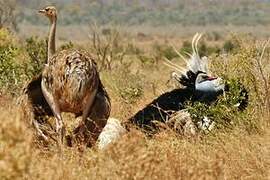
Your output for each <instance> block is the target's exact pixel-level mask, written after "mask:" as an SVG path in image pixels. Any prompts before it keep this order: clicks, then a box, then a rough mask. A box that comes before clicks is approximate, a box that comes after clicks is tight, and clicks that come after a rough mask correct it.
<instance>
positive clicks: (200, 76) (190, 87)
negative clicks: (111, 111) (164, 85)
mask: <svg viewBox="0 0 270 180" xmlns="http://www.w3.org/2000/svg"><path fill="white" fill-rule="evenodd" d="M200 38H201V34H198V33H197V34H196V35H195V36H194V37H193V40H192V51H193V52H192V54H190V59H189V60H186V59H185V58H184V57H183V56H182V55H181V54H180V53H179V56H180V57H182V58H183V59H184V60H185V62H186V64H187V68H186V69H183V68H182V67H179V66H177V65H175V64H172V63H171V62H170V61H167V63H166V64H167V65H168V66H170V67H172V68H174V69H175V70H176V71H178V73H176V72H173V73H172V77H173V78H174V79H176V80H177V81H178V82H179V84H180V85H182V86H184V87H182V88H177V89H174V90H172V91H169V92H166V93H164V94H162V95H160V96H159V97H157V98H156V99H154V100H153V101H152V102H151V103H149V104H148V105H146V106H145V107H144V108H143V109H142V110H140V111H138V112H137V113H136V114H135V115H133V116H132V117H130V118H129V119H127V120H125V121H124V122H123V123H122V126H123V127H122V126H119V125H118V124H119V121H117V120H115V119H114V120H113V121H111V120H110V119H109V121H108V127H107V125H106V127H105V128H104V131H103V132H102V133H101V135H100V137H99V147H100V148H101V149H102V148H104V147H106V146H107V145H108V144H110V142H112V141H115V140H117V139H118V138H119V137H120V135H122V134H123V128H124V129H125V130H129V129H130V128H131V127H133V126H134V125H135V127H138V128H139V129H141V130H143V131H144V132H145V133H147V134H148V135H151V134H153V133H156V132H157V130H158V127H157V126H156V123H155V122H156V121H158V122H162V123H169V120H170V118H171V117H172V115H173V114H174V113H175V112H179V113H178V115H179V114H180V115H181V116H190V114H187V113H188V112H186V111H183V110H184V109H185V105H186V103H187V102H191V103H194V102H202V103H206V104H210V103H212V102H214V101H216V99H217V97H218V96H219V95H222V94H224V93H226V91H228V90H229V86H228V85H226V84H225V82H224V80H223V79H221V78H218V77H211V76H210V75H209V72H208V60H207V57H202V58H201V57H200V56H199V53H198V42H199V40H200ZM179 72H180V74H179ZM240 96H241V97H243V99H242V100H241V101H240V102H239V103H238V105H237V106H238V108H239V110H243V109H245V108H246V107H247V104H248V93H247V91H246V90H245V89H244V88H243V89H242V91H241V92H240ZM203 121H205V123H201V124H200V125H199V126H201V128H202V129H203V128H205V126H209V125H211V122H210V120H209V119H208V118H207V117H205V118H204V120H203ZM110 128H111V129H110ZM112 128H114V129H112Z"/></svg>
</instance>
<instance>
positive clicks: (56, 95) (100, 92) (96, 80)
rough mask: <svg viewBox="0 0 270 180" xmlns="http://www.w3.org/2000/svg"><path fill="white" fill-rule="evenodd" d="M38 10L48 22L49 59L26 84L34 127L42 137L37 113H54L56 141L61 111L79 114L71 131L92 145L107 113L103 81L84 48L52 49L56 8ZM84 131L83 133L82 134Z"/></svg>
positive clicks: (60, 134) (61, 131) (60, 129)
mask: <svg viewBox="0 0 270 180" xmlns="http://www.w3.org/2000/svg"><path fill="white" fill-rule="evenodd" d="M39 13H41V14H43V15H45V16H46V17H47V18H48V19H49V20H50V23H51V27H50V32H49V40H48V59H47V63H46V64H45V66H44V69H43V72H42V74H41V75H40V76H38V77H37V78H34V79H33V80H32V81H31V82H30V83H29V84H28V85H27V87H26V88H25V93H26V95H27V97H28V100H29V104H30V106H32V108H33V111H34V121H33V124H34V127H35V128H36V129H37V131H38V134H39V135H40V136H41V137H43V139H44V140H48V137H47V136H46V133H45V132H43V131H42V130H41V128H40V124H41V123H44V122H43V121H42V120H40V118H39V117H40V116H44V115H47V116H54V117H55V120H56V133H57V135H58V140H57V142H58V144H62V142H63V137H64V134H65V128H64V122H63V118H62V116H61V113H62V112H70V113H74V114H75V115H76V116H82V121H81V123H80V125H79V127H78V128H76V130H75V131H74V132H75V134H76V136H78V137H79V136H80V137H83V138H84V141H85V142H86V143H87V144H89V145H92V143H93V142H94V141H95V140H96V139H97V137H98V135H99V134H100V132H101V131H102V129H103V127H104V126H105V124H106V122H107V119H108V117H109V115H110V109H111V104H110V98H109V96H108V94H107V92H106V90H105V88H104V87H103V85H102V82H101V80H100V77H99V73H98V71H97V65H96V63H95V61H94V60H93V59H92V58H91V57H90V56H89V55H88V54H87V53H86V52H84V51H79V50H63V51H60V52H57V53H56V51H55V35H56V23H57V10H56V8H55V7H53V6H48V7H46V8H44V9H42V10H39ZM81 135H83V136H81Z"/></svg>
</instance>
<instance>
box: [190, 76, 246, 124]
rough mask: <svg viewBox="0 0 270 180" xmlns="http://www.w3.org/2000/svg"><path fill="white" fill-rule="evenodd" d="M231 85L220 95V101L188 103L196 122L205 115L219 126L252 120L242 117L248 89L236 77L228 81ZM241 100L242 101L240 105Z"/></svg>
mask: <svg viewBox="0 0 270 180" xmlns="http://www.w3.org/2000/svg"><path fill="white" fill-rule="evenodd" d="M226 83H227V84H228V86H229V91H228V92H226V95H225V96H220V97H219V99H218V101H217V102H215V103H212V104H211V105H208V104H205V103H200V102H196V103H194V104H192V105H191V104H188V105H187V106H188V111H189V113H190V114H191V116H192V119H193V120H194V122H195V124H197V123H198V122H199V121H201V120H202V119H203V118H204V117H208V118H209V119H211V120H212V121H214V122H215V123H216V126H217V127H219V128H224V127H231V125H233V124H234V125H235V124H236V123H238V121H239V119H240V120H241V121H244V120H246V121H250V120H251V119H249V118H245V119H244V118H242V115H243V114H246V113H242V112H243V111H241V110H242V108H245V107H246V105H247V104H245V103H246V101H245V98H246V96H247V95H246V93H247V92H246V91H245V90H244V87H243V85H242V84H241V83H240V82H239V80H236V79H230V80H227V82H226ZM239 102H242V104H241V105H240V106H237V105H239Z"/></svg>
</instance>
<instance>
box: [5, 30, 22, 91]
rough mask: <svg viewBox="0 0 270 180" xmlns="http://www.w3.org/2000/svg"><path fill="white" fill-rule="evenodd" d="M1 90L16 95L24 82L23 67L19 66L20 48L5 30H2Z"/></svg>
mask: <svg viewBox="0 0 270 180" xmlns="http://www.w3.org/2000/svg"><path fill="white" fill-rule="evenodd" d="M0 40H1V41H0V88H1V91H5V90H9V92H11V93H12V94H14V93H15V92H16V91H15V90H17V89H18V88H19V87H21V84H22V82H23V79H24V76H23V71H22V66H21V65H20V64H18V62H17V59H16V58H17V57H18V54H19V48H18V47H16V46H15V45H14V44H15V43H14V41H15V40H14V38H13V37H12V36H11V35H10V34H9V32H8V31H7V30H5V29H1V30H0Z"/></svg>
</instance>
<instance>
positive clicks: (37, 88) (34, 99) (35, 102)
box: [24, 74, 53, 119]
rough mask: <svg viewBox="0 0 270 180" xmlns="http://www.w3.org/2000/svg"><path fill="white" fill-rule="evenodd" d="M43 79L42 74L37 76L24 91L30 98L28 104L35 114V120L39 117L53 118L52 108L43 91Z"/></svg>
mask: <svg viewBox="0 0 270 180" xmlns="http://www.w3.org/2000/svg"><path fill="white" fill-rule="evenodd" d="M41 79H42V76H41V74H40V75H38V76H36V77H35V78H33V79H32V80H31V81H30V82H29V83H28V85H27V86H26V88H25V89H24V93H25V94H26V95H27V98H28V104H29V106H31V108H32V110H33V112H34V116H35V119H37V117H39V116H46V115H47V116H53V113H52V111H51V108H50V106H49V104H48V103H47V101H46V99H45V97H44V96H43V93H42V90H41Z"/></svg>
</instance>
